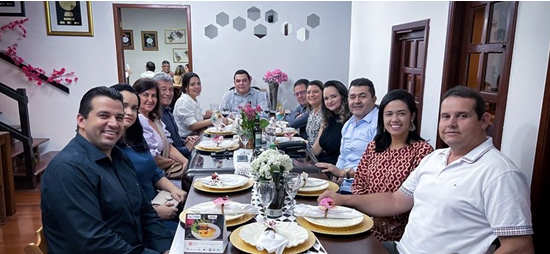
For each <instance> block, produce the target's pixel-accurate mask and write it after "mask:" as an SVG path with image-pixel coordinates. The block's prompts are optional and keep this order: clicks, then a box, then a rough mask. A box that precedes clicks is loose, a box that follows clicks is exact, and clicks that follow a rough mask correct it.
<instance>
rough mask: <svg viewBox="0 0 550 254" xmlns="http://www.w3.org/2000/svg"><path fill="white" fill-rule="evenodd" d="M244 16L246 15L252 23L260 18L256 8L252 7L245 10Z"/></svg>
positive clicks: (258, 10)
mask: <svg viewBox="0 0 550 254" xmlns="http://www.w3.org/2000/svg"><path fill="white" fill-rule="evenodd" d="M246 14H247V15H248V18H249V19H250V20H252V21H256V20H258V19H259V18H260V9H258V8H257V7H256V6H252V7H250V8H248V10H246Z"/></svg>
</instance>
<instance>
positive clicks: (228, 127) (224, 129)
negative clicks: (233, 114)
mask: <svg viewBox="0 0 550 254" xmlns="http://www.w3.org/2000/svg"><path fill="white" fill-rule="evenodd" d="M207 130H208V132H213V133H215V132H218V129H216V127H209V128H208V129H207ZM231 131H233V125H232V124H229V125H226V126H224V127H221V128H219V132H231Z"/></svg>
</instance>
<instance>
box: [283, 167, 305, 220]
mask: <svg viewBox="0 0 550 254" xmlns="http://www.w3.org/2000/svg"><path fill="white" fill-rule="evenodd" d="M301 186H302V177H301V176H300V174H298V173H288V174H287V175H286V177H285V191H286V194H287V195H288V197H289V198H290V207H289V208H288V210H287V212H288V214H290V215H293V214H294V198H295V197H296V194H297V193H298V190H299V189H300V187H301Z"/></svg>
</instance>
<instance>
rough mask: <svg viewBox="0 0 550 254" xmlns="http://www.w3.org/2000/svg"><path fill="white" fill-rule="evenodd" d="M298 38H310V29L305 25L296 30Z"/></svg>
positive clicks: (305, 39)
mask: <svg viewBox="0 0 550 254" xmlns="http://www.w3.org/2000/svg"><path fill="white" fill-rule="evenodd" d="M296 39H298V40H299V41H301V42H304V41H307V40H308V39H309V30H307V29H305V28H304V27H302V28H300V29H298V31H296Z"/></svg>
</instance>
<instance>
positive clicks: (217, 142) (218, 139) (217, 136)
mask: <svg viewBox="0 0 550 254" xmlns="http://www.w3.org/2000/svg"><path fill="white" fill-rule="evenodd" d="M212 140H213V141H214V142H215V143H216V146H220V143H221V142H222V141H223V136H222V135H216V136H214V137H213V138H212Z"/></svg>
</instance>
